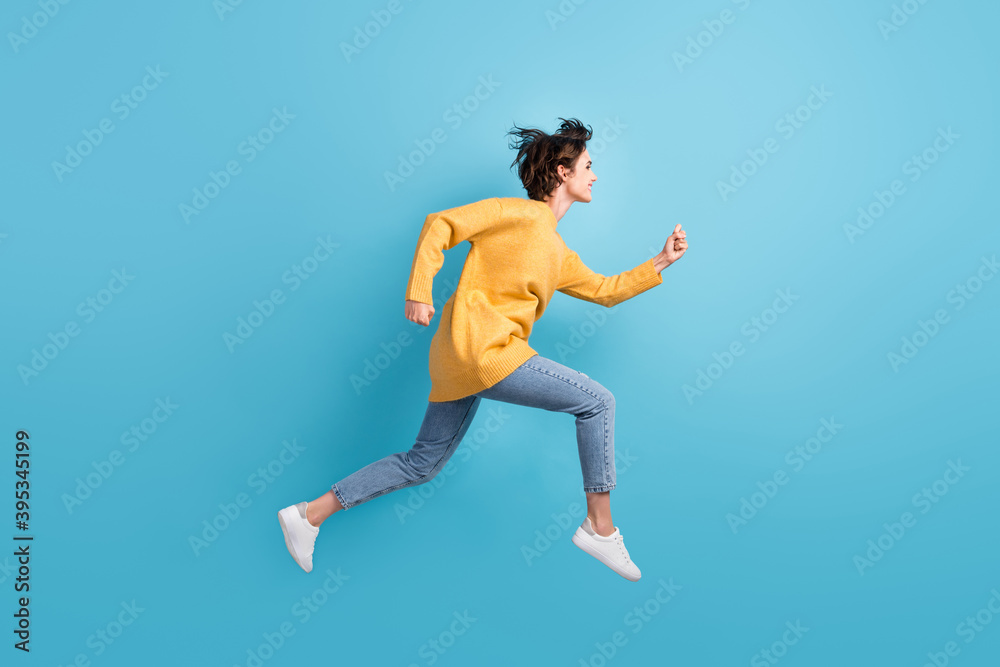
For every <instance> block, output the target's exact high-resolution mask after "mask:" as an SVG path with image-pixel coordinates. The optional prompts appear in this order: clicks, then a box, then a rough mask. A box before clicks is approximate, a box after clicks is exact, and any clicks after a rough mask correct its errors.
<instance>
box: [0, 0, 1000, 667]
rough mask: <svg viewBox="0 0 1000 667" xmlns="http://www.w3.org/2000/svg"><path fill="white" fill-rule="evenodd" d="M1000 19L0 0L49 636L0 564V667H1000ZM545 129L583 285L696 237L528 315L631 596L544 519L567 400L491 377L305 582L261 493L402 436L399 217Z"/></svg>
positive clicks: (926, 12) (415, 420)
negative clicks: (611, 439) (579, 414)
mask: <svg viewBox="0 0 1000 667" xmlns="http://www.w3.org/2000/svg"><path fill="white" fill-rule="evenodd" d="M998 22H1000V9H998V8H997V6H996V4H995V3H989V2H985V1H979V2H965V3H946V2H943V1H941V0H934V1H931V2H918V1H917V0H906V1H904V2H897V3H895V4H893V3H892V2H890V1H888V0H885V1H879V2H861V1H860V0H850V1H848V2H836V3H824V4H823V5H822V6H817V4H816V3H796V2H791V1H790V0H785V1H784V2H758V1H756V0H754V1H752V2H751V1H746V2H743V1H742V0H740V1H732V2H731V1H730V0H715V1H713V2H709V1H698V2H688V3H667V4H664V3H653V2H626V3H608V2H579V1H577V2H571V1H570V0H564V1H563V2H561V3H560V2H558V1H557V0H552V1H551V2H526V1H523V0H515V1H513V2H504V3H486V4H482V3H480V4H476V3H469V2H454V1H452V2H436V3H432V2H412V1H410V0H398V2H384V1H382V0H379V1H377V2H353V3H320V2H311V3H302V4H301V5H298V6H293V5H291V4H287V3H285V4H281V3H264V2H242V3H238V2H236V1H235V0H228V2H227V0H219V1H218V2H215V3H214V4H213V2H212V1H211V0H201V1H199V2H178V3H159V4H156V5H148V4H142V3H140V4H136V3H127V2H102V3H83V2H72V3H68V4H62V3H61V2H59V1H58V0H36V1H29V0H16V1H15V2H12V3H7V5H6V6H5V7H4V9H3V11H2V20H0V25H2V27H3V31H4V33H5V34H6V38H5V40H6V42H7V45H6V46H5V47H2V48H0V52H3V56H2V58H3V67H2V70H0V77H2V79H0V81H2V85H3V90H4V91H5V92H6V96H5V105H4V112H3V113H4V119H5V122H4V127H5V132H4V141H3V144H4V149H3V153H2V156H3V157H2V160H3V188H4V194H5V196H4V204H5V211H6V214H5V215H4V216H3V219H2V221H0V271H2V281H3V286H4V288H3V313H4V323H5V326H4V327H3V345H2V355H3V364H2V368H3V373H2V374H0V378H2V381H0V391H2V395H0V398H2V406H3V411H2V428H0V439H2V441H3V443H4V444H3V449H2V451H3V452H4V454H3V461H4V462H5V465H4V467H5V468H6V469H7V473H6V474H5V475H4V480H5V481H4V482H3V485H4V487H3V488H2V489H0V497H2V498H4V499H5V500H4V502H3V504H2V506H0V508H2V511H3V513H4V515H5V516H6V517H7V519H6V521H7V522H8V523H6V525H7V526H8V528H7V529H6V530H5V532H6V533H7V534H8V535H9V536H10V537H11V538H12V537H13V536H14V535H16V534H25V533H26V534H30V535H33V536H34V538H35V539H34V542H33V543H32V546H31V554H32V557H31V562H30V568H31V570H30V584H31V589H30V603H29V609H30V613H31V616H30V619H31V625H30V627H31V643H30V647H31V653H30V655H22V654H21V653H20V652H19V651H17V650H16V649H14V648H13V644H14V639H15V638H14V634H13V630H14V623H15V620H14V617H13V614H14V613H15V611H16V609H17V606H18V602H17V598H18V596H19V595H21V594H19V593H17V592H16V591H15V589H14V586H15V583H16V578H17V574H16V558H15V557H14V556H13V555H12V554H13V549H14V544H15V543H14V541H13V540H11V541H10V542H9V546H8V547H4V549H3V553H6V554H10V555H8V556H6V557H5V558H4V559H3V560H2V561H0V562H2V564H3V569H2V570H0V582H2V588H0V590H2V591H3V593H2V596H0V597H2V600H0V606H2V608H3V609H4V612H3V616H4V617H5V618H6V619H7V620H6V621H5V622H4V627H3V628H2V630H3V632H4V636H5V637H7V639H6V642H5V644H6V645H5V646H4V647H3V649H2V651H3V655H4V656H5V657H4V658H3V659H2V660H3V663H4V664H21V663H22V662H23V663H29V664H46V665H70V664H78V665H86V664H92V665H95V666H100V667H111V666H112V665H137V664H142V665H180V664H191V665H226V666H229V665H244V666H246V667H253V666H254V665H268V666H271V665H302V664H320V662H321V661H322V663H323V664H338V663H342V664H354V665H402V666H409V665H421V666H423V665H432V664H437V665H442V666H447V665H477V666H485V665H510V664H524V665H546V666H547V665H567V666H570V665H574V666H576V665H590V666H592V667H600V666H601V665H605V664H607V665H622V666H624V665H666V664H677V665H706V666H707V665H711V666H715V665H746V664H750V665H752V666H756V665H770V664H775V663H776V662H780V664H782V665H789V666H792V665H808V666H810V667H818V666H826V665H847V664H850V665H872V666H883V665H912V666H913V667H919V666H921V665H925V664H936V665H943V664H953V665H958V666H959V667H973V666H986V665H996V664H997V663H996V660H997V656H998V655H1000V616H998V615H997V612H1000V592H998V591H1000V570H998V568H997V563H998V556H997V554H998V551H1000V539H998V537H997V534H998V533H997V514H996V513H997V507H998V506H1000V503H998V500H1000V493H998V486H997V485H998V482H1000V474H998V465H1000V455H998V454H997V444H998V442H997V428H996V420H995V417H996V405H997V398H998V390H997V379H998V375H997V371H998V360H997V352H996V340H997V324H998V317H997V312H998V310H997V308H998V304H1000V279H996V273H997V271H998V266H997V264H996V261H997V260H996V257H997V252H998V250H1000V233H998V231H997V219H998V205H997V199H996V196H995V193H996V182H997V177H998V170H997V166H996V165H997V162H996V159H997V158H996V156H997V153H998V148H1000V141H998V136H997V131H996V120H997V118H998V81H997V69H996V65H997V62H998V55H1000V49H998V48H997V46H996V40H995V32H996V26H997V25H998ZM366 32H367V35H366ZM345 45H346V46H345ZM558 117H575V118H579V119H581V120H582V121H583V122H585V123H587V124H589V125H591V126H592V127H593V129H594V131H595V138H594V140H593V141H592V142H591V144H590V152H591V154H592V156H593V157H594V170H595V172H596V173H597V175H598V176H599V180H598V181H597V183H596V184H595V187H594V198H593V201H592V202H591V203H590V204H587V205H584V204H577V205H575V206H573V207H572V208H571V210H570V211H569V213H568V214H567V215H566V216H565V217H564V218H563V219H562V220H561V222H560V226H559V228H560V232H561V233H562V235H563V237H564V238H565V239H566V241H567V243H568V244H569V245H570V247H572V248H574V249H576V250H577V251H578V252H579V253H580V255H581V256H582V257H583V258H584V261H586V262H587V263H588V265H589V266H591V267H592V268H593V269H594V270H596V271H599V272H601V273H604V274H608V275H610V274H614V273H617V272H619V271H624V270H626V269H630V268H632V267H633V266H636V265H637V264H639V263H640V262H643V261H645V260H646V259H648V258H649V257H651V256H652V255H653V254H655V253H656V252H657V251H658V250H659V249H660V248H661V247H662V246H663V243H664V241H665V239H666V237H667V235H668V234H669V233H670V231H671V230H672V229H673V226H674V225H675V224H676V223H678V222H680V223H683V225H684V227H685V229H687V231H688V240H689V242H690V250H689V252H688V253H687V255H686V256H685V257H684V258H683V260H681V261H680V262H679V263H678V264H676V265H675V266H672V267H670V268H668V269H667V270H666V271H665V272H664V275H663V277H664V282H663V285H662V286H659V287H657V288H654V289H653V290H651V291H649V292H646V293H644V294H642V295H639V296H638V297H636V298H635V299H633V300H630V301H628V302H626V303H624V304H622V305H621V306H619V307H618V308H615V309H613V310H611V311H608V310H605V309H603V308H601V307H599V306H595V305H593V304H588V303H585V302H582V301H576V300H573V299H571V298H568V297H565V296H562V295H560V296H557V297H556V298H555V300H554V301H553V303H552V304H551V305H550V307H549V309H548V310H547V312H546V314H545V317H544V318H543V319H542V321H540V322H539V323H538V325H537V326H536V328H535V332H534V335H533V336H532V339H531V343H532V345H533V346H534V347H535V349H537V350H538V351H539V352H540V353H541V354H543V355H546V356H549V357H551V358H554V359H556V360H558V361H561V362H562V363H566V364H568V365H570V366H572V367H574V368H576V369H579V370H581V371H584V372H586V373H587V374H588V375H590V376H591V377H593V378H595V379H597V380H598V381H600V382H602V383H603V384H604V385H605V386H606V387H608V388H609V389H611V390H612V391H613V392H614V393H615V396H616V399H617V405H618V410H617V431H616V444H617V448H618V454H619V458H618V471H619V487H618V489H616V491H615V492H614V493H613V500H614V502H613V516H614V519H615V522H616V524H617V525H618V526H619V527H620V528H621V530H622V532H623V534H624V535H625V536H626V538H627V540H626V543H627V545H628V547H629V549H630V550H631V553H632V555H633V557H634V559H635V561H636V562H637V563H638V564H639V565H640V567H641V568H642V571H643V578H642V580H641V581H640V582H638V583H634V584H633V583H630V582H627V581H625V580H624V579H622V578H620V577H618V576H617V575H615V574H614V573H613V572H611V571H610V570H609V569H608V568H606V567H604V566H602V565H601V564H599V563H598V562H596V561H595V560H594V559H593V558H591V557H589V556H587V555H586V554H584V553H582V552H581V551H579V550H578V549H576V547H574V546H573V545H572V543H571V542H570V539H569V538H570V534H571V532H572V530H573V529H574V528H575V526H576V525H577V524H578V523H579V522H580V521H581V520H582V512H581V511H580V508H581V505H580V503H582V501H583V494H582V490H581V478H580V471H579V462H578V459H577V454H576V448H575V439H574V438H575V433H574V427H573V421H572V418H571V417H570V416H568V415H562V414H556V413H546V412H541V411H537V410H531V409H528V408H522V407H516V406H507V405H503V404H498V403H491V402H484V405H483V406H482V408H481V411H480V414H479V416H478V417H477V420H476V422H475V423H474V424H473V425H472V429H471V430H470V433H469V435H468V436H467V438H466V440H465V442H464V443H463V444H462V445H461V446H460V448H459V449H458V451H457V453H456V455H455V457H454V458H453V459H452V461H453V463H452V464H450V466H449V468H447V469H446V470H445V472H443V473H442V474H441V475H440V476H439V478H438V479H436V480H435V481H434V482H431V483H430V484H427V485H424V486H423V487H422V488H420V493H419V494H418V492H417V490H404V491H400V492H397V493H395V494H392V495H390V496H386V497H384V498H380V499H376V500H374V501H372V502H371V503H370V504H367V505H363V506H359V507H358V508H357V509H354V510H349V511H347V512H344V513H342V514H339V515H337V516H335V517H333V519H331V520H330V522H328V523H327V524H325V525H324V526H323V528H322V531H321V533H320V536H319V540H318V543H317V547H316V555H315V563H316V569H315V570H314V571H313V572H312V573H311V574H308V575H307V574H305V573H304V572H302V571H301V570H300V569H299V568H298V567H297V566H296V565H295V563H294V562H293V561H292V559H291V558H290V557H289V555H288V553H287V551H286V549H285V546H284V543H283V541H282V538H281V533H280V529H279V526H278V522H277V520H276V516H275V513H276V511H277V510H278V509H279V508H281V507H284V506H286V505H289V504H292V503H294V502H298V501H301V500H305V499H311V498H313V497H315V496H317V495H319V494H321V493H323V492H324V491H325V490H327V489H328V488H329V486H330V484H332V483H333V482H334V481H337V480H338V479H340V478H342V477H344V476H346V475H347V474H349V473H350V472H353V471H354V470H355V469H357V468H359V467H361V466H363V465H365V464H367V463H369V462H371V461H373V460H375V459H377V458H380V457H382V456H385V455H387V454H389V453H392V452H396V451H403V450H405V449H407V448H409V446H410V445H411V444H412V441H413V438H414V437H415V435H416V433H417V430H418V428H419V426H420V422H421V419H422V417H423V414H424V410H425V408H426V397H427V393H428V392H429V390H430V380H429V377H428V371H427V350H428V344H429V342H430V338H431V335H432V332H433V330H434V329H435V328H436V326H437V322H438V319H437V318H435V320H434V322H433V323H432V326H431V328H430V329H424V328H422V327H419V326H418V325H415V324H412V323H410V322H408V321H407V320H406V319H405V318H404V316H403V296H404V290H405V286H406V281H407V277H408V274H409V269H410V263H411V260H412V256H413V248H414V243H415V241H416V239H417V235H418V233H419V230H420V226H421V224H422V222H423V220H424V217H425V216H426V215H427V214H428V213H431V212H434V211H438V210H442V209H445V208H450V207H453V206H458V205H462V204H466V203H470V202H473V201H477V200H479V199H483V198H486V197H492V196H526V195H525V193H524V190H523V189H522V188H521V185H520V183H519V181H518V180H517V178H516V174H515V173H514V171H512V170H511V169H510V168H509V165H510V162H511V161H512V160H513V158H514V155H515V153H514V151H512V150H510V148H509V147H508V145H507V142H508V140H507V138H506V137H505V133H506V132H507V130H509V129H511V127H513V125H514V123H517V124H518V125H521V126H532V127H541V128H543V129H545V130H546V131H554V130H555V129H556V127H557V126H558V120H557V119H558ZM859 209H860V212H859ZM467 249H468V245H467V244H463V245H462V246H460V247H458V248H456V249H454V250H452V251H449V252H448V253H447V254H446V263H445V266H444V268H443V269H442V270H441V272H440V273H439V274H438V276H437V279H436V281H435V290H436V293H437V294H438V295H439V297H440V300H439V302H438V309H439V312H440V306H441V305H442V304H443V302H444V299H445V298H447V296H448V295H450V293H451V291H452V290H453V289H454V284H455V283H454V281H456V280H457V278H458V276H459V274H460V272H461V268H462V260H463V257H464V254H465V252H466V251H467ZM276 291H277V292H276ZM275 297H277V299H275ZM267 302H270V305H269V304H268V303H267ZM255 312H256V313H259V314H256V315H254V314H253V313H255ZM241 318H242V320H243V321H245V322H247V324H243V325H241V324H240V322H241ZM401 337H402V338H401ZM400 340H402V341H403V342H409V344H408V345H398V347H397V346H396V343H398V342H399V341H400ZM366 372H367V376H366ZM366 377H367V379H365V378H366ZM359 379H360V381H359ZM491 411H492V412H491ZM490 417H492V418H493V419H492V420H490ZM19 429H26V430H27V431H28V432H29V433H30V445H31V449H30V452H31V458H30V462H31V463H30V465H31V468H30V470H31V477H30V481H31V487H30V491H31V499H30V507H31V510H30V511H31V514H30V525H29V528H28V530H26V531H19V530H17V529H16V528H15V524H14V516H13V515H14V512H15V507H14V499H13V498H14V492H15V482H16V481H17V478H16V477H15V476H14V470H15V468H14V465H15V464H14V461H15V454H16V452H15V447H16V439H17V438H16V434H17V431H18V430H19ZM421 494H422V495H421ZM241 505H242V506H241ZM237 511H238V515H237ZM227 515H228V516H227ZM213 524H214V528H212V525H213ZM213 531H214V532H213ZM193 538H197V539H202V540H204V543H202V544H197V543H196V542H194V541H193ZM4 539H5V540H6V539H9V538H4ZM324 585H325V587H326V588H324ZM328 591H332V592H328ZM310 605H311V607H310ZM15 656H16V658H15Z"/></svg>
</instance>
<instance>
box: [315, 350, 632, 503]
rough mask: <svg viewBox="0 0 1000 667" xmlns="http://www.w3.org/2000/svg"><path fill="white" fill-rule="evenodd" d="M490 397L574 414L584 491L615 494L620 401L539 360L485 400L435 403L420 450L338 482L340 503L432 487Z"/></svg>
mask: <svg viewBox="0 0 1000 667" xmlns="http://www.w3.org/2000/svg"><path fill="white" fill-rule="evenodd" d="M484 398H489V399H493V400H495V401H503V402H505V403H513V404H515V405H527V406H529V407H534V408H542V409H544V410H550V411H552V412H568V413H570V414H572V415H574V416H575V417H576V442H577V448H578V449H579V453H580V467H581V469H582V470H583V490H584V491H585V492H588V493H595V492H601V491H610V490H611V489H613V488H615V436H614V434H615V399H614V396H612V395H611V392H610V391H608V390H607V389H605V388H604V387H603V386H601V385H600V384H598V383H597V382H595V381H594V380H591V379H590V378H589V377H587V376H586V375H584V374H583V373H580V372H579V371H575V370H573V369H572V368H569V367H568V366H563V365H562V364H560V363H558V362H556V361H552V360H551V359H547V358H545V357H542V356H541V355H537V354H536V355H535V356H533V357H531V358H530V359H528V360H527V361H525V362H524V363H523V364H521V365H520V366H518V367H517V368H516V369H515V370H514V372H513V373H511V374H510V375H508V376H507V377H505V378H504V379H503V380H500V382H497V383H496V384H494V385H493V386H492V387H489V388H488V389H484V390H483V391H481V392H479V393H478V394H473V395H471V396H466V397H465V398H460V399H458V400H455V401H443V402H434V401H430V402H428V404H427V412H426V413H425V414H424V422H423V424H422V425H421V427H420V432H419V433H418V434H417V441H416V443H415V444H414V445H413V447H412V448H411V449H410V450H409V451H407V452H399V453H396V454H390V455H389V456H386V457H385V458H383V459H379V460H378V461H375V462H374V463H370V464H368V465H367V466H365V467H364V468H361V469H360V470H358V471H357V472H354V473H352V474H350V475H348V476H347V477H345V478H344V479H342V480H340V481H339V482H337V483H335V484H334V485H333V486H332V487H331V488H332V490H333V492H334V494H335V495H336V496H337V500H339V501H340V504H341V505H343V506H344V509H348V508H351V507H353V506H355V505H359V504H361V503H364V502H367V501H369V500H371V499H372V498H377V497H378V496H381V495H384V494H386V493H389V492H391V491H395V490H397V489H402V488H405V487H407V486H413V485H415V484H423V483H424V482H427V481H430V480H431V479H432V478H433V477H434V476H435V475H437V474H438V472H439V471H440V470H441V468H443V467H444V465H445V464H446V463H447V462H448V459H449V458H451V455H452V454H453V453H454V452H455V449H456V448H457V447H458V444H459V443H460V442H461V441H462V438H463V437H464V436H465V433H466V431H468V430H469V426H470V425H471V424H472V420H473V418H474V417H475V416H476V411H477V410H478V409H479V404H480V402H481V401H482V399H484Z"/></svg>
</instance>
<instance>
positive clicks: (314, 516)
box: [306, 503, 326, 528]
mask: <svg viewBox="0 0 1000 667" xmlns="http://www.w3.org/2000/svg"><path fill="white" fill-rule="evenodd" d="M325 520H326V517H325V516H321V515H320V513H319V512H318V511H317V509H316V508H315V507H313V506H312V503H309V504H307V505H306V521H308V522H309V525H310V526H312V527H313V528H319V527H320V525H321V524H322V523H323V522H324V521H325Z"/></svg>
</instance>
